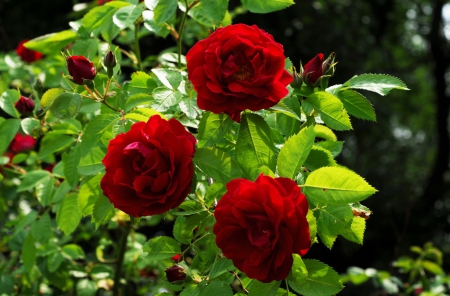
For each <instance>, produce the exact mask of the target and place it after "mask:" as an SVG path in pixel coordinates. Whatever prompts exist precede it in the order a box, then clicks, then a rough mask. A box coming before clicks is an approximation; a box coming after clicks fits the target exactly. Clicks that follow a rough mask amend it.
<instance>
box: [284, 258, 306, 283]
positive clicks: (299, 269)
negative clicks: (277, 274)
mask: <svg viewBox="0 0 450 296" xmlns="http://www.w3.org/2000/svg"><path fill="white" fill-rule="evenodd" d="M292 257H293V259H294V262H293V263H292V268H291V272H290V273H289V275H288V277H287V280H288V283H289V284H290V285H291V283H294V285H302V284H303V283H305V282H306V279H307V277H308V270H307V269H306V265H305V263H304V262H303V260H302V258H301V257H300V255H298V254H292Z"/></svg>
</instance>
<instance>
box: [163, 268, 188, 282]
mask: <svg viewBox="0 0 450 296" xmlns="http://www.w3.org/2000/svg"><path fill="white" fill-rule="evenodd" d="M165 272H166V277H167V280H168V281H169V282H171V283H175V282H178V281H184V280H185V279H186V270H184V268H183V267H181V266H179V265H174V266H172V267H169V268H167V269H166V270H165Z"/></svg>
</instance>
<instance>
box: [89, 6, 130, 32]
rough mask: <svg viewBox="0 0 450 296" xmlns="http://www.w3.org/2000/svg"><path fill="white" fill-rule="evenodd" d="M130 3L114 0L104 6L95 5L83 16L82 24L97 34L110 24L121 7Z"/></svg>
mask: <svg viewBox="0 0 450 296" xmlns="http://www.w3.org/2000/svg"><path fill="white" fill-rule="evenodd" d="M129 5H130V4H129V3H126V2H122V1H113V2H108V3H106V4H105V5H102V6H97V7H94V8H93V9H91V10H89V12H88V13H86V14H85V15H84V16H83V18H82V19H81V25H82V26H83V28H84V29H86V30H87V32H93V33H94V34H95V35H97V34H98V33H99V32H100V31H101V30H102V29H105V28H107V27H108V26H109V25H110V23H111V22H112V17H113V15H114V14H115V13H116V11H117V10H118V9H119V8H121V7H124V6H129Z"/></svg>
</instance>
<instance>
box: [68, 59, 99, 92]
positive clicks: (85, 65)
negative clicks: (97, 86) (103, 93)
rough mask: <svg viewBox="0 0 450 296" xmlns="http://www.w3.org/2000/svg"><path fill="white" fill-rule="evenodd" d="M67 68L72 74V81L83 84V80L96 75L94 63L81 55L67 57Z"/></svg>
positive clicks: (91, 78)
mask: <svg viewBox="0 0 450 296" xmlns="http://www.w3.org/2000/svg"><path fill="white" fill-rule="evenodd" d="M67 69H68V70H69V74H70V75H71V76H72V81H73V82H75V83H76V84H80V85H83V84H84V83H83V80H93V79H94V78H95V76H96V75H97V71H96V70H95V67H94V64H93V63H92V62H91V61H89V60H88V59H86V58H85V57H83V56H71V57H68V58H67Z"/></svg>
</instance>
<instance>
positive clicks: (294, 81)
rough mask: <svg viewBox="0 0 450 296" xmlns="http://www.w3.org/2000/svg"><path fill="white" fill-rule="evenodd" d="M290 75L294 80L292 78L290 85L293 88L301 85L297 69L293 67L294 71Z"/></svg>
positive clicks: (301, 81) (300, 77)
mask: <svg viewBox="0 0 450 296" xmlns="http://www.w3.org/2000/svg"><path fill="white" fill-rule="evenodd" d="M292 76H293V77H294V80H292V82H291V86H292V87H293V88H300V87H302V84H303V80H302V76H301V75H300V74H299V73H297V70H296V69H295V68H294V73H293V75H292Z"/></svg>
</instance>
